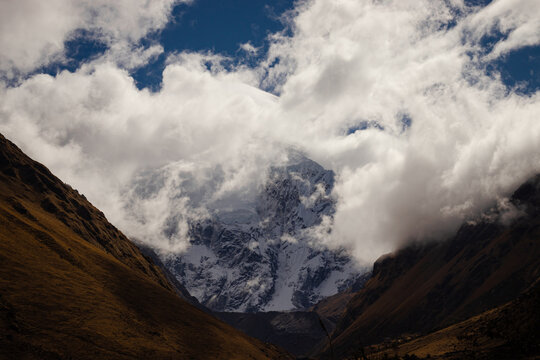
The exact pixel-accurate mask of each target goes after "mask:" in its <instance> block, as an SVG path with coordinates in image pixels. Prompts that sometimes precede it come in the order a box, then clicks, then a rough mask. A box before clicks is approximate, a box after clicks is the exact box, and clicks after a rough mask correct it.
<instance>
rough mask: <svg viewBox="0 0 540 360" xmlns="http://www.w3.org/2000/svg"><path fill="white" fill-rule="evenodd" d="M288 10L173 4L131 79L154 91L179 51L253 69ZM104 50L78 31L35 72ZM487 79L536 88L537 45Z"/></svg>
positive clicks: (208, 1) (511, 56)
mask: <svg viewBox="0 0 540 360" xmlns="http://www.w3.org/2000/svg"><path fill="white" fill-rule="evenodd" d="M491 2H492V1H491V0H469V1H467V3H468V4H469V5H473V6H478V7H484V6H487V5H489V4H490V3H491ZM292 9H294V1H292V0H277V1H266V0H252V1H240V0H231V1H220V0H196V1H194V2H193V3H189V4H185V3H181V4H177V5H176V6H175V7H174V9H173V10H172V16H171V17H170V21H169V23H168V24H167V25H166V26H165V28H164V29H160V30H159V31H155V32H153V33H150V34H148V36H146V37H145V38H143V39H141V43H142V44H150V43H159V44H161V45H162V46H163V48H164V52H163V53H162V54H161V55H160V56H159V57H157V58H156V59H154V60H153V61H151V62H150V63H149V64H147V65H146V66H143V67H140V68H137V69H135V70H134V71H132V72H131V75H132V76H133V78H134V79H135V81H136V84H137V87H138V88H140V89H143V88H148V89H151V90H152V91H157V90H159V87H160V83H161V80H162V71H163V69H164V68H165V59H166V57H167V56H168V55H169V54H172V53H175V52H181V51H199V52H200V51H202V52H204V51H211V52H212V53H218V54H223V55H225V56H228V57H230V58H232V60H233V61H234V62H239V63H245V64H248V65H251V66H255V65H256V64H257V63H258V61H260V60H261V59H262V58H264V55H265V54H266V51H267V49H268V41H267V40H268V35H270V34H272V33H276V32H279V31H284V30H285V31H287V30H289V29H287V27H286V25H285V23H284V22H283V21H282V16H283V14H284V13H285V12H287V11H290V10H292ZM505 35H506V34H503V33H500V32H495V33H493V34H491V35H490V36H488V37H486V38H485V39H483V45H484V46H485V48H486V49H489V48H491V47H492V46H493V44H496V43H497V42H498V41H499V40H501V39H503V38H504V37H505ZM248 42H249V43H250V44H251V45H253V46H254V47H256V48H258V49H259V52H258V53H257V55H256V56H253V55H250V54H248V53H246V52H245V51H242V50H241V49H240V44H243V43H248ZM106 50H107V46H106V45H105V44H104V43H102V42H100V41H96V40H94V39H93V36H92V34H90V33H88V32H87V31H78V32H76V35H75V36H74V37H73V39H71V40H69V41H66V42H65V51H66V57H67V59H68V62H61V63H60V62H57V63H53V64H50V65H48V66H46V67H44V68H40V69H38V70H37V71H36V73H38V72H46V73H49V74H55V73H57V72H58V71H61V70H64V69H67V70H69V71H75V70H76V69H77V68H78V67H79V66H80V64H81V63H83V62H85V61H89V60H91V59H95V58H96V57H98V56H99V55H101V54H103V53H104V52H105V51H106ZM483 65H485V66H486V70H487V72H488V73H489V74H494V73H498V74H500V75H501V79H502V81H503V82H504V83H505V84H506V85H507V86H508V87H509V88H518V89H519V90H518V91H520V92H522V93H524V94H531V93H534V92H536V91H537V90H539V89H540V70H539V69H540V46H528V47H524V48H520V49H518V50H515V51H512V52H510V53H508V54H506V55H504V56H502V57H500V58H497V59H496V60H494V61H492V62H490V63H488V64H483Z"/></svg>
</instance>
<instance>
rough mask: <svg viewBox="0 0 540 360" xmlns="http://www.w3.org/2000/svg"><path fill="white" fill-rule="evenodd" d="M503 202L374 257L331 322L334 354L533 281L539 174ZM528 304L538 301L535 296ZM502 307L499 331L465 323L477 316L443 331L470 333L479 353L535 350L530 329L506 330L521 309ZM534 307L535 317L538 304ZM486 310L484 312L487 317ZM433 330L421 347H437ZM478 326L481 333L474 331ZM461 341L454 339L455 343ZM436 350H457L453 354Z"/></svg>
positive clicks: (539, 245)
mask: <svg viewBox="0 0 540 360" xmlns="http://www.w3.org/2000/svg"><path fill="white" fill-rule="evenodd" d="M510 203H511V204H512V205H511V206H510V207H509V208H510V209H512V210H511V211H510V212H508V211H506V212H499V211H492V212H490V213H487V214H484V216H482V217H481V218H480V219H478V220H477V221H474V222H468V223H466V224H464V225H463V226H462V227H461V228H460V230H459V231H458V232H457V234H456V235H455V236H453V237H452V238H450V239H448V240H447V241H444V242H436V243H428V244H414V245H410V246H408V247H407V248H404V249H402V250H400V251H398V252H396V253H395V254H391V255H387V256H383V257H381V258H380V259H379V260H378V261H377V262H376V263H375V265H374V267H373V275H372V278H371V279H370V280H368V282H367V283H366V284H365V287H364V288H363V289H362V290H360V291H359V292H357V293H356V294H355V296H354V297H353V298H352V299H351V300H350V301H349V303H348V305H347V307H346V310H345V312H344V313H343V316H342V317H341V319H340V320H339V321H338V323H337V327H336V330H335V331H334V334H333V336H332V337H333V345H334V354H335V355H336V356H338V357H339V358H347V356H352V357H353V358H354V356H357V355H358V354H362V352H363V351H364V350H363V349H366V346H369V345H372V344H379V343H380V342H382V341H383V340H385V339H396V338H398V337H400V336H405V335H406V336H405V337H406V338H407V337H408V338H410V336H411V334H416V335H425V334H429V333H431V332H433V331H436V330H439V329H443V328H445V327H448V326H450V325H452V324H456V323H458V322H460V321H464V320H467V319H472V318H471V317H473V316H475V315H478V314H481V313H482V312H484V311H486V310H490V309H494V308H496V307H499V306H501V305H503V304H505V303H507V302H509V301H512V300H515V299H516V298H518V296H520V294H522V293H523V292H524V291H527V289H529V288H530V286H531V285H532V284H535V283H536V284H538V281H539V280H538V279H539V277H540V176H536V177H534V178H532V179H530V180H529V181H527V182H526V183H525V184H524V185H522V186H521V187H520V188H519V189H518V190H517V191H516V192H515V193H514V194H513V195H512V197H511V198H510ZM510 214H513V215H514V216H513V218H512V219H509V218H508V215H510ZM516 215H517V217H516ZM536 289H537V287H536ZM535 291H536V293H537V290H535ZM535 299H536V300H537V299H538V297H535ZM536 300H535V301H536ZM526 304H532V302H531V301H527V302H520V305H519V307H518V308H519V309H521V310H516V311H518V312H523V309H522V308H523V306H529V305H526ZM531 306H534V307H538V306H540V304H538V302H537V301H536V304H534V305H531ZM518 308H516V309H518ZM505 309H510V308H505ZM532 310H534V309H533V308H531V309H530V313H531V314H532V313H533V311H532ZM493 311H495V310H493ZM505 311H506V310H504V311H502V310H500V309H499V310H497V311H495V312H496V314H497V315H496V317H497V319H499V320H497V324H499V325H497V327H500V326H502V325H500V324H507V325H508V326H507V325H504V329H502V330H501V329H499V330H501V331H499V330H497V331H499V332H500V334H499V333H497V331H495V330H493V331H492V333H489V331H487V330H486V328H485V327H484V328H482V329H480V328H478V329H473V327H474V326H484V325H485V323H486V321H487V320H486V321H483V320H482V321H477V320H478V319H477V320H474V319H472V320H471V321H468V322H467V323H466V324H465V323H464V324H465V325H466V326H465V325H463V326H461V325H460V329H465V328H466V329H469V330H470V335H467V334H465V333H464V332H463V331H461V330H460V331H461V332H459V331H458V332H456V331H457V330H456V331H454V330H455V329H456V328H451V329H450V330H445V331H447V332H446V334H451V333H452V334H454V333H460V334H462V335H460V336H465V337H464V338H463V339H469V340H470V342H471V344H469V345H470V346H477V345H482V346H484V348H482V351H483V352H484V353H485V354H486V355H485V357H481V358H499V356H498V355H497V353H498V352H499V351H502V350H504V351H505V352H508V351H509V352H510V353H512V352H514V356H510V357H508V358H522V357H521V355H520V356H517V355H516V354H517V353H516V351H520V352H529V351H533V352H534V351H537V352H536V353H535V354H536V355H539V353H538V352H540V349H539V348H538V346H536V347H534V345H535V342H537V341H538V336H536V337H532V338H531V337H530V335H533V334H526V333H524V337H523V338H522V339H521V340H520V342H518V343H516V342H515V339H514V338H515V337H514V338H513V337H511V336H507V335H508V331H507V330H508V329H511V328H512V329H517V328H519V327H520V326H519V324H515V323H512V322H513V321H514V320H512V319H514V318H518V317H519V316H521V315H519V316H518V315H512V316H513V317H506V315H504V314H505ZM512 311H513V310H512ZM510 313H512V314H513V312H510ZM510 313H509V314H510ZM535 314H536V315H535V316H536V319H537V316H538V312H537V311H536V312H535ZM483 316H484V315H483ZM493 316H494V315H493V314H492V315H485V316H484V317H485V318H486V319H492V318H493ZM508 316H510V315H508ZM521 317H523V316H521ZM525 317H526V316H525ZM489 321H491V320H489ZM475 324H476V325H475ZM482 324H484V325H482ZM531 327H532V328H535V329H538V324H537V323H534V322H528V323H527V327H526V328H531ZM452 329H454V330H452ZM524 329H525V328H524ZM469 330H467V331H469ZM488 330H489V329H488ZM441 334H442V333H438V335H433V336H430V337H426V338H424V340H422V341H423V343H422V347H423V348H424V349H426V348H427V345H426V342H427V341H431V340H433V341H434V343H433V344H431V345H433V346H434V348H433V349H432V350H433V351H438V350H437V349H436V348H437V346H438V345H437V344H435V342H436V341H442V340H441V336H442V335H441ZM475 334H476V335H475ZM478 334H480V335H482V334H483V335H482V336H484V335H485V336H484V337H483V338H479V337H475V336H477V335H478ZM501 334H502V335H501ZM504 334H506V335H504ZM516 334H517V333H516ZM430 339H431V340H430ZM463 339H462V340H463ZM458 340H459V339H458ZM445 341H446V340H445ZM460 341H461V340H460ZM516 344H517V345H516ZM431 345H430V346H431ZM439 345H441V344H439ZM458 345H459V346H458ZM465 345H466V346H469V345H467V344H465ZM465 345H464V344H463V341H461V344H457V345H456V348H464V346H465ZM536 345H537V343H536ZM326 346H327V344H324V345H322V347H325V350H324V351H323V352H322V356H321V357H322V358H329V357H330V349H329V348H328V347H326ZM396 346H397V345H396ZM470 346H469V347H470ZM439 350H440V349H439ZM469 350H470V349H469ZM426 351H427V350H426ZM426 354H427V353H426V352H424V355H426ZM432 354H433V353H432ZM454 355H455V354H454ZM495 355H497V356H495ZM426 356H427V355H426ZM441 356H442V355H441ZM444 356H446V355H444ZM444 358H464V357H463V354H461V355H459V354H458V355H456V357H444ZM479 358H480V357H479Z"/></svg>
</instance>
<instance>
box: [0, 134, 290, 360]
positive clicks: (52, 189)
mask: <svg viewBox="0 0 540 360" xmlns="http://www.w3.org/2000/svg"><path fill="white" fill-rule="evenodd" d="M0 290H1V291H0V295H1V296H0V329H1V331H0V334H1V335H0V358H5V359H12V358H25V359H45V360H49V359H51V360H52V359H54V360H58V359H72V358H76V359H96V358H99V359H133V358H155V359H170V358H197V359H215V358H217V357H225V358H231V359H243V358H246V357H253V358H256V359H269V358H271V359H273V358H284V359H288V358H290V356H289V355H288V354H287V353H286V352H284V351H282V350H280V349H278V348H277V347H275V346H273V345H269V344H264V343H262V342H260V341H258V340H256V339H252V338H249V337H247V336H246V335H244V334H243V333H241V332H239V331H237V330H235V329H233V328H232V327H230V326H229V325H226V324H225V323H223V322H221V321H219V320H217V319H215V318H213V317H212V316H210V315H209V314H207V313H205V312H203V311H201V310H199V309H197V308H196V307H194V306H192V305H191V304H189V303H187V302H186V301H184V300H183V299H181V298H180V297H179V296H178V295H177V293H176V292H175V289H174V287H173V286H172V285H171V284H169V282H168V281H167V278H166V276H165V275H164V274H163V272H162V271H161V270H160V269H159V268H158V267H157V266H156V265H155V264H153V263H152V262H151V261H150V260H149V258H148V257H145V256H144V255H143V254H142V253H141V252H140V251H139V250H138V248H137V247H136V246H135V245H134V244H133V243H131V242H130V241H129V240H128V239H127V238H126V237H125V236H124V235H123V234H122V233H120V232H119V231H118V230H117V229H116V228H114V226H112V225H111V224H110V223H108V221H107V220H106V219H105V217H104V215H103V214H102V213H101V212H100V211H99V210H97V209H96V208H95V207H93V206H92V205H91V204H90V203H89V202H88V201H87V200H86V199H85V198H84V197H83V196H82V195H80V194H78V192H76V191H75V190H73V189H72V188H71V187H70V186H68V185H66V184H64V183H63V182H62V181H60V180H59V179H58V178H56V177H55V176H54V175H52V174H51V173H50V172H49V171H48V170H47V168H46V167H44V166H43V165H41V164H39V163H37V162H35V161H33V160H31V159H30V158H28V157H27V156H26V155H24V154H23V153H22V151H20V149H18V148H17V147H16V146H15V145H14V144H13V143H11V142H10V141H8V140H7V139H5V138H4V137H3V136H2V135H0Z"/></svg>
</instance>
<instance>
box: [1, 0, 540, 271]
mask: <svg viewBox="0 0 540 360" xmlns="http://www.w3.org/2000/svg"><path fill="white" fill-rule="evenodd" d="M536 2H537V1H535V0H529V1H525V0H523V1H519V2H511V1H494V2H493V3H492V4H491V5H490V6H488V7H485V8H474V9H470V8H467V7H465V5H463V3H462V2H461V1H451V2H448V1H442V0H441V1H428V0H425V1H418V0H414V1H413V0H400V1H397V0H396V1H357V0H340V1H322V0H317V1H312V2H302V3H300V4H299V5H298V8H297V9H296V11H295V12H292V13H291V14H293V15H291V17H290V22H291V23H290V26H291V29H293V33H294V36H293V37H286V36H283V35H280V34H276V35H274V36H273V44H272V46H271V48H270V53H269V56H268V59H265V60H264V61H263V62H262V64H261V65H260V67H258V68H256V69H249V68H246V67H237V68H232V69H231V68H230V66H229V67H227V66H223V63H224V62H227V59H224V58H222V57H220V56H217V55H214V54H211V53H206V54H203V53H180V54H176V55H173V56H169V58H168V62H167V67H166V69H165V71H164V73H163V86H162V89H161V90H160V91H159V92H158V93H150V92H148V91H146V90H138V89H137V88H136V87H135V86H134V83H133V79H132V78H131V77H130V76H129V75H128V73H127V71H126V70H124V69H123V68H122V67H124V68H130V67H133V66H137V64H136V63H132V62H131V61H129V54H133V53H135V54H139V55H140V54H142V53H138V51H143V53H144V54H146V55H148V56H155V54H158V53H159V52H160V51H161V49H160V48H159V47H158V48H155V49H154V50H152V51H150V50H139V49H138V48H137V47H129V46H128V47H124V46H123V45H122V44H124V43H123V42H122V41H123V40H117V39H120V38H123V39H128V40H126V41H131V44H133V43H134V41H135V40H134V39H137V38H139V37H141V36H144V31H142V30H141V31H139V30H133V29H134V28H135V27H136V26H135V24H139V23H141V24H143V25H144V27H143V28H144V29H146V30H145V31H150V29H152V28H157V27H159V26H163V22H164V21H166V20H165V19H164V18H161V17H160V16H158V15H156V16H150V18H149V19H150V20H140V21H135V20H133V21H132V18H130V19H128V20H127V21H126V22H125V23H124V22H121V23H122V25H121V26H118V27H114V28H113V29H109V30H104V33H107V34H112V35H110V40H109V41H110V42H111V44H112V46H111V48H114V47H115V46H117V47H118V48H120V49H122V51H121V52H119V53H118V54H120V53H124V54H128V56H127V59H128V60H122V61H120V60H118V59H123V57H122V56H120V55H114V54H111V53H108V54H106V55H105V57H103V58H101V59H97V60H96V61H94V62H93V63H91V64H87V65H84V66H82V67H81V68H80V69H79V70H77V71H76V72H75V73H69V72H63V73H60V74H58V75H57V76H56V77H50V76H46V75H37V76H34V77H32V78H30V79H28V80H26V81H24V82H23V83H22V84H21V85H20V86H18V87H14V88H5V87H4V88H2V89H1V90H0V91H1V93H0V131H2V132H3V133H5V135H6V136H7V137H8V138H11V139H13V140H14V141H16V142H17V143H18V144H19V145H20V146H22V147H23V149H24V150H25V151H27V152H28V153H29V154H30V155H32V156H34V157H36V158H37V159H38V160H40V161H42V162H44V163H45V164H46V165H47V166H49V167H50V168H51V169H52V170H53V171H54V172H55V173H57V174H58V175H59V176H60V177H62V178H63V179H65V180H66V181H67V182H69V183H71V184H72V185H74V186H75V187H77V188H79V189H80V190H82V191H83V192H84V193H85V194H86V195H87V196H88V197H89V198H90V199H91V201H93V202H94V203H95V204H96V205H97V206H98V207H100V208H102V209H103V210H104V211H105V213H106V214H107V216H108V217H109V218H111V219H112V220H113V222H114V223H116V224H118V225H119V226H120V227H121V228H122V229H123V230H124V231H126V232H127V233H128V234H129V235H131V236H135V237H138V238H142V239H143V240H145V241H148V242H153V243H154V244H157V246H159V247H161V248H163V249H165V248H166V249H171V250H180V249H182V247H183V246H185V244H186V242H185V240H186V239H185V233H186V227H185V224H186V219H189V218H190V217H191V218H193V217H200V216H203V215H204V213H205V211H206V209H207V208H209V207H210V208H211V207H219V206H234V204H236V203H242V202H243V201H246V199H248V198H250V197H251V196H253V194H254V193H255V192H256V190H257V187H258V185H259V184H260V183H261V182H262V181H263V179H264V176H265V174H266V170H267V168H268V166H269V165H270V164H274V163H279V162H280V161H282V160H283V156H284V152H283V150H284V149H285V148H286V147H289V146H293V147H296V148H300V149H303V150H304V151H305V152H306V153H307V154H308V156H310V157H312V158H313V159H314V160H316V161H319V162H321V163H322V164H323V165H324V166H326V167H327V168H332V169H333V170H335V171H336V173H337V182H336V188H335V191H334V196H335V197H336V198H337V199H338V205H337V206H338V208H337V212H336V215H335V218H334V219H333V220H331V219H326V221H325V222H324V226H323V228H321V229H320V230H321V232H320V233H319V234H318V235H319V237H320V240H321V241H322V242H324V243H326V244H328V245H330V246H332V245H345V246H348V247H350V248H351V249H352V250H353V251H354V253H355V254H356V255H357V257H358V258H359V259H361V260H363V261H372V260H374V259H375V258H376V257H377V256H379V255H380V254H382V253H383V252H386V251H390V250H392V249H394V248H395V247H396V246H399V245H400V244H402V243H404V242H405V241H408V240H410V239H411V238H437V237H441V236H444V235H446V234H448V233H450V232H451V231H453V230H455V229H456V226H457V225H459V224H460V223H461V222H462V221H463V220H464V219H467V218H468V217H470V216H473V215H477V214H479V213H481V212H482V210H484V209H485V208H487V207H490V206H493V205H494V204H495V203H496V201H497V199H502V198H504V197H505V196H507V195H508V193H509V192H510V191H511V190H513V189H514V188H515V187H516V186H517V185H519V183H520V182H522V181H524V180H525V179H526V178H527V177H528V176H530V175H532V174H533V173H535V172H538V171H540V155H539V154H540V151H539V150H540V149H539V144H540V123H538V121H537V119H538V118H539V116H540V93H536V94H532V95H530V96H524V95H518V94H515V93H513V92H511V91H510V92H508V91H507V89H506V88H505V87H504V85H503V84H501V82H500V80H499V79H498V78H496V77H488V76H486V75H485V73H484V71H483V68H482V63H481V62H479V60H482V59H483V58H482V56H483V55H480V56H478V54H482V51H481V49H480V48H479V40H480V39H481V38H482V37H483V36H484V35H486V34H489V33H490V32H491V31H493V29H494V26H500V27H501V29H502V30H504V31H505V32H508V31H509V32H510V35H509V36H508V37H507V38H506V39H505V40H502V41H501V42H500V43H499V44H497V45H496V46H495V47H494V48H493V51H491V53H489V54H488V57H487V58H489V59H492V58H497V57H498V56H502V55H503V54H505V53H507V52H508V51H512V50H515V49H518V48H520V47H523V46H527V45H530V44H532V43H533V44H538V43H539V40H538V38H536V37H535V36H528V35H527V34H529V35H530V34H532V35H534V34H536V33H537V30H538V26H537V24H538V19H539V18H540V15H538V14H540V12H538V11H536V12H535V11H530V9H531V8H535V7H537V6H538V5H537V4H536ZM99 4H102V2H99ZM122 4H123V3H122ZM141 4H142V3H141ZM161 4H162V5H161V6H162V7H160V6H157V8H156V9H154V10H153V11H151V12H150V13H155V14H162V13H166V11H164V10H163V9H164V8H165V7H166V6H167V5H166V4H169V2H162V3H161ZM449 4H450V5H449ZM124 5H125V4H124ZM124 5H122V6H124ZM513 5H515V6H513ZM119 6H120V5H119ZM162 10H163V11H162ZM58 11H60V10H58ZM126 11H127V10H126ZM110 13H114V12H112V10H111V12H110ZM107 14H109V13H107ZM134 18H137V16H135V17H134ZM134 18H133V19H134ZM80 19H81V18H79V21H83V20H80ZM100 19H108V15H100ZM152 19H153V20H152ZM453 20H455V22H456V24H455V25H453V26H446V25H445V24H447V23H450V22H452V21H453ZM84 21H86V22H88V23H89V24H90V25H88V24H86V23H85V24H86V25H84V26H82V25H81V24H75V25H70V26H66V28H81V27H83V28H84V27H87V28H93V27H96V26H103V27H104V28H105V29H108V28H107V27H106V25H96V24H98V23H99V22H98V20H95V19H94V20H88V19H86V20H84ZM99 21H105V20H99ZM535 24H536V25H535ZM62 29H63V28H62ZM66 31H68V32H69V31H70V30H58V33H62V34H65V33H66ZM118 34H123V35H118ZM63 36H65V35H63ZM51 38H53V37H52V36H51ZM57 38H61V36H60V35H58V36H57ZM50 41H51V40H49V39H45V40H40V42H38V43H37V44H38V45H36V46H35V47H34V48H35V49H39V51H41V49H45V48H46V46H48V45H46V44H49V43H50ZM0 44H1V46H2V48H4V43H0ZM44 44H45V45H44ZM5 46H7V45H5ZM6 49H10V48H9V46H7V47H6ZM12 49H15V48H12ZM15 50H16V49H15ZM15 50H10V51H3V52H2V53H6V54H9V56H11V57H12V58H15V56H19V55H17V51H15ZM144 51H148V53H146V52H144ZM52 53H54V51H53V52H52ZM471 54H472V55H471ZM113 55H114V56H113ZM139 55H138V56H139ZM146 55H145V56H146ZM143 57H144V56H143ZM487 58H486V59H487ZM277 59H279V61H277ZM32 66H33V65H32ZM261 82H262V84H263V86H264V87H268V88H275V89H277V90H278V91H279V93H280V95H279V96H278V97H276V96H274V95H271V94H268V93H265V92H264V91H262V90H259V89H258V88H257V85H258V84H259V83H261ZM404 116H406V117H407V118H409V119H411V124H410V126H409V125H407V126H404V124H403V123H402V121H401V119H402V118H403V117H404ZM362 124H364V125H365V124H371V127H369V128H367V129H365V130H358V131H356V132H354V133H353V134H350V135H346V134H347V131H348V130H349V129H351V128H359V127H362ZM373 124H376V126H373ZM306 200H308V199H306ZM171 226H172V227H177V230H178V231H177V232H175V234H177V235H178V237H173V238H168V237H167V236H166V231H165V232H164V230H166V229H168V228H170V227H171ZM328 228H331V229H332V232H331V233H330V234H328V233H327V232H326V230H328Z"/></svg>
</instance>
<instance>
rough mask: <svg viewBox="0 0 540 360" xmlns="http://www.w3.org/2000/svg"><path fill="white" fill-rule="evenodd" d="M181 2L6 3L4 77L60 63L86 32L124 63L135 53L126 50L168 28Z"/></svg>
mask: <svg viewBox="0 0 540 360" xmlns="http://www.w3.org/2000/svg"><path fill="white" fill-rule="evenodd" d="M177 2H179V1H178V0H155V1H146V0H136V1H132V0H118V1H107V0H50V1H40V0H18V1H10V0H2V1H0V49H2V52H1V53H0V75H3V76H4V77H7V78H10V79H11V78H13V77H14V76H16V75H20V74H25V73H27V72H31V71H32V70H34V69H36V68H39V67H40V66H45V65H48V64H50V63H51V62H55V61H62V60H63V58H64V43H65V41H66V40H69V39H71V38H73V37H74V36H77V31H78V30H79V31H80V30H85V31H87V32H88V33H89V34H91V36H92V37H93V38H94V40H96V41H100V42H103V43H105V44H106V45H108V46H110V47H111V49H110V50H109V53H110V56H113V57H122V58H123V63H125V62H126V60H125V58H126V56H127V54H131V52H126V51H125V48H126V47H129V46H130V44H133V43H137V41H139V40H140V39H141V38H142V37H144V36H146V35H147V34H148V33H149V32H151V31H155V30H159V29H161V28H162V27H163V26H165V24H166V23H167V22H168V20H169V16H170V11H171V8H172V6H173V5H174V4H175V3H177ZM155 50H156V48H153V51H155ZM139 51H140V50H139ZM117 53H119V54H117ZM133 55H134V56H132V57H131V58H132V59H136V58H137V56H138V55H140V54H136V53H135V54H133ZM130 61H134V60H130ZM130 61H128V63H129V62H130Z"/></svg>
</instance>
